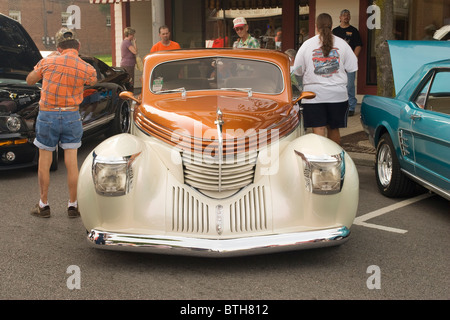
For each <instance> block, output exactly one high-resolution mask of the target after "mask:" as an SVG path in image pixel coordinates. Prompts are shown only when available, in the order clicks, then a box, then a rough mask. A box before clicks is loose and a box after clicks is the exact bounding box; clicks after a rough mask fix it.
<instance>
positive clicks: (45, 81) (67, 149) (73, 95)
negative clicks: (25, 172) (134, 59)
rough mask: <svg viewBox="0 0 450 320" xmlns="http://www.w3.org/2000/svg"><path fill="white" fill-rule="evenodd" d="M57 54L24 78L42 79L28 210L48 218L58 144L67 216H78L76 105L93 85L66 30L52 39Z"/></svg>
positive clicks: (94, 78) (90, 73)
mask: <svg viewBox="0 0 450 320" xmlns="http://www.w3.org/2000/svg"><path fill="white" fill-rule="evenodd" d="M55 40H56V46H57V52H56V51H55V52H54V53H52V54H50V55H49V56H47V57H46V58H45V59H42V60H40V61H39V62H38V64H37V65H36V66H35V67H34V70H33V71H31V72H30V73H29V74H28V76H27V83H28V84H29V85H34V84H36V83H37V82H38V81H40V80H41V79H42V90H41V97H40V101H39V114H38V117H37V120H36V139H35V140H34V144H35V145H36V146H37V147H38V148H39V168H38V181H39V190H40V201H39V204H38V205H36V207H35V208H34V209H33V210H32V211H31V214H32V215H34V216H38V217H42V218H48V217H50V206H49V204H48V187H49V184H50V166H51V164H52V160H53V156H52V155H53V151H55V150H56V147H57V145H58V143H59V145H60V146H61V148H62V149H64V162H65V164H66V168H67V184H68V187H69V204H68V209H67V213H68V216H69V217H71V218H73V217H78V216H79V215H80V212H79V211H78V205H77V183H78V161H77V150H78V148H79V147H80V146H81V137H82V135H83V127H82V123H81V117H80V112H79V108H78V107H79V104H80V103H81V102H82V101H83V91H84V85H85V84H87V85H94V84H95V83H97V72H96V71H95V69H94V67H92V66H91V65H90V64H88V63H86V62H84V61H83V60H82V59H81V58H80V57H79V56H78V50H79V49H80V43H79V42H78V40H77V39H76V37H75V33H74V32H73V31H72V30H70V29H67V28H62V29H61V30H59V31H58V33H57V34H56V37H55Z"/></svg>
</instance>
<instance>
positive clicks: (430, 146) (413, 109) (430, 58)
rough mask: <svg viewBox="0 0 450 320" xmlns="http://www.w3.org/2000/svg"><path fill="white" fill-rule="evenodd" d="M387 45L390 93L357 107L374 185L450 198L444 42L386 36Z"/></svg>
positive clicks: (449, 88)
mask: <svg viewBox="0 0 450 320" xmlns="http://www.w3.org/2000/svg"><path fill="white" fill-rule="evenodd" d="M389 50H390V54H391V61H392V68H393V72H394V82H395V88H396V96H395V98H386V97H378V96H365V97H364V99H363V103H362V106H361V122H362V125H363V127H364V130H365V131H366V133H367V134H368V135H369V140H370V142H371V143H372V144H373V145H374V146H375V147H376V158H375V159H376V160H375V161H376V163H375V169H376V170H375V175H376V180H377V185H378V188H379V190H380V192H381V193H382V194H383V195H385V196H388V197H405V196H409V195H412V194H413V193H414V192H415V191H416V189H417V185H421V186H423V187H425V188H427V189H429V190H431V191H433V192H435V193H436V194H439V195H440V196H442V197H444V198H446V199H449V200H450V59H449V57H450V42H449V41H427V42H425V41H389ZM442 59H447V60H442Z"/></svg>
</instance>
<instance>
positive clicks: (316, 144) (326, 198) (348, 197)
mask: <svg viewBox="0 0 450 320" xmlns="http://www.w3.org/2000/svg"><path fill="white" fill-rule="evenodd" d="M342 151H343V149H342V148H341V147H340V146H339V145H337V144H336V143H334V142H333V141H331V140H329V139H327V138H324V137H322V136H319V135H315V134H308V135H305V136H302V137H299V138H296V139H294V140H293V141H292V142H291V143H289V145H288V146H287V147H286V148H284V150H283V151H282V153H281V154H280V157H279V159H278V161H277V162H276V163H274V164H273V168H272V170H271V172H272V173H273V174H271V175H269V179H270V185H271V190H272V199H273V200H272V201H273V203H274V204H275V206H276V210H275V211H278V212H280V215H276V214H274V227H275V228H281V229H285V228H289V226H290V225H291V226H292V225H296V224H299V225H304V226H309V227H311V228H315V227H317V226H320V225H324V224H327V225H339V224H341V225H345V226H346V227H348V228H350V226H351V225H352V223H353V220H354V218H355V215H356V211H357V207H358V199H359V177H358V172H357V170H356V166H355V164H354V162H353V160H352V159H351V158H350V156H349V155H348V154H347V153H344V161H345V176H344V182H343V186H342V189H341V191H340V192H339V193H336V194H329V195H324V194H315V193H312V192H311V191H309V190H307V188H306V180H305V172H304V170H305V165H304V162H303V160H302V158H301V157H300V156H299V155H298V154H297V152H300V153H303V154H305V155H308V156H314V157H327V156H333V155H339V154H341V153H342ZM281 213H283V214H281ZM287 213H289V214H287ZM294 221H295V222H294Z"/></svg>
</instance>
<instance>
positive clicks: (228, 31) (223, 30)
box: [172, 0, 282, 50]
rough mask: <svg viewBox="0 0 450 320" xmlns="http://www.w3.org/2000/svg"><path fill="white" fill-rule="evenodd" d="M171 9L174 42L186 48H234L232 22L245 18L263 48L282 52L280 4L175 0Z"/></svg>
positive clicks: (244, 0)
mask: <svg viewBox="0 0 450 320" xmlns="http://www.w3.org/2000/svg"><path fill="white" fill-rule="evenodd" d="M172 8H173V35H174V36H175V37H176V39H174V40H175V41H177V42H179V43H180V45H181V46H182V47H183V48H194V47H195V48H199V47H203V48H204V47H207V48H212V47H232V46H233V43H234V41H236V40H237V39H238V36H237V34H236V32H235V31H234V29H233V19H234V18H236V17H244V18H246V20H247V23H248V25H249V33H250V34H251V35H252V36H253V37H255V38H256V39H258V41H259V42H260V46H261V48H269V49H280V50H281V43H280V41H278V40H279V38H277V37H276V36H277V33H278V35H280V32H281V25H282V19H281V16H282V1H281V0H275V1H274V0H269V1H267V0H250V1H249V0H172ZM199 12H201V13H202V14H201V16H203V17H204V19H199V18H198V17H199Z"/></svg>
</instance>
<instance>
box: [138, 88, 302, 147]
mask: <svg viewBox="0 0 450 320" xmlns="http://www.w3.org/2000/svg"><path fill="white" fill-rule="evenodd" d="M219 110H220V111H219ZM219 113H221V114H222V116H220V115H219ZM136 120H137V124H138V125H139V126H140V127H141V128H143V129H144V130H145V131H147V132H148V133H150V134H152V135H154V136H157V137H159V138H161V139H163V140H165V141H166V142H167V143H169V144H172V145H178V146H180V147H182V148H191V147H192V146H193V145H194V143H197V144H198V143H199V142H200V141H201V143H202V144H203V147H206V146H208V145H211V144H215V143H217V140H218V126H217V124H218V122H220V120H222V122H220V123H222V132H223V135H222V136H223V140H224V143H225V144H228V146H229V147H232V146H233V149H234V148H236V147H238V146H239V148H242V147H244V146H243V145H245V149H248V148H249V147H252V145H253V146H254V143H256V142H257V140H258V145H259V146H261V145H260V143H262V142H263V140H264V143H268V142H269V141H270V140H271V139H272V138H274V136H275V135H276V136H277V138H281V137H283V136H285V135H286V134H288V133H290V132H291V131H292V130H293V129H295V127H296V126H297V125H298V121H299V119H298V116H297V110H295V109H294V108H292V106H291V105H290V104H288V103H285V102H283V101H277V100H274V99H268V98H255V97H249V98H246V99H243V98H242V96H239V97H238V96H220V95H219V96H215V95H210V96H196V97H188V98H178V97H177V98H167V99H161V100H159V101H157V102H155V103H154V104H152V106H148V105H143V106H142V107H141V108H139V111H138V113H137V117H136ZM227 140H228V141H233V142H229V143H228V142H227Z"/></svg>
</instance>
